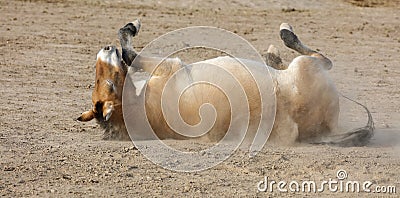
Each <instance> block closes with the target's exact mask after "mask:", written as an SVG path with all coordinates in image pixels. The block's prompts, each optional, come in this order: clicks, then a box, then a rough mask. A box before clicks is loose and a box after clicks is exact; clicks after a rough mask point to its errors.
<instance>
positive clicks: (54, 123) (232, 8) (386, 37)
mask: <svg viewBox="0 0 400 198" xmlns="http://www.w3.org/2000/svg"><path fill="white" fill-rule="evenodd" d="M399 10H400V3H399V1H398V0H392V1H386V0H371V1H361V0H349V1H336V0H327V1H317V0H311V1H290V0H283V1H276V0H267V1H255V2H253V1H249V0H244V1H236V0H235V1H229V2H226V1H219V2H212V1H209V0H207V1H201V2H200V1H194V0H189V1H185V0H179V1H175V2H170V1H156V2H150V1H144V2H142V1H140V2H139V1H137V2H133V1H128V0H122V1H121V0H120V1H103V0H93V1H88V0H84V1H79V0H65V1H62V0H54V1H53V0H32V1H8V0H7V1H6V0H0V16H1V17H0V25H1V28H0V83H1V89H0V95H1V97H0V104H1V105H0V195H1V196H5V197H31V196H32V197H81V196H84V197H86V196H88V197H90V196H91V197H109V196H116V197H173V196H174V197H233V196H235V197H238V196H240V197H314V196H318V197H354V196H361V197H375V196H385V197H386V196H393V197H396V195H397V196H398V195H399V193H400V192H397V193H392V194H389V193H366V192H362V193H345V192H329V190H328V189H327V188H326V190H325V192H321V193H313V192H306V193H304V192H278V191H277V189H276V185H275V189H274V191H273V192H270V191H269V189H268V190H267V192H259V191H258V190H257V184H258V182H259V181H261V180H263V179H264V177H265V176H268V178H269V180H274V181H277V182H279V181H286V182H288V183H289V182H290V181H298V182H299V183H301V181H310V180H312V181H315V182H316V183H317V184H318V183H321V182H322V181H323V180H329V178H332V179H337V177H336V173H337V171H338V170H340V169H343V170H345V171H347V174H348V180H357V181H360V182H363V181H371V182H372V187H376V186H396V187H397V189H396V190H397V191H400V180H399V178H400V166H399V165H400V154H399V152H400V148H399V141H400V132H399V129H400V123H399V121H400V119H399V118H400V88H399V84H400V64H399V58H400V57H399V54H400V31H399V29H400V22H399V21H400V18H399V17H400V12H399ZM136 18H141V20H142V29H141V31H140V33H139V36H138V37H137V38H135V48H136V49H137V50H138V51H139V50H140V49H141V48H143V47H144V46H145V45H146V44H147V43H149V42H150V41H152V40H153V39H155V38H157V37H158V36H160V35H162V34H164V33H167V32H169V31H172V30H175V29H177V28H184V27H188V26H193V25H207V26H215V27H220V28H224V29H227V30H230V31H232V32H235V33H237V34H238V35H240V36H242V37H244V38H245V39H247V40H248V41H249V42H250V43H251V44H252V45H254V46H255V48H256V49H257V50H258V51H259V52H260V53H261V54H265V53H266V51H267V49H268V46H269V45H270V44H274V45H275V46H277V47H278V48H279V49H280V50H281V55H282V57H283V59H284V61H285V62H286V63H288V62H289V61H290V60H291V59H293V58H294V57H295V56H296V55H297V54H296V53H294V52H292V51H290V50H288V49H286V48H285V47H284V46H283V45H282V42H281V41H280V39H279V34H278V30H279V25H280V23H282V22H288V23H290V24H292V25H293V26H294V28H295V31H296V33H297V34H298V35H299V36H300V38H301V39H302V41H304V43H306V44H307V45H308V46H310V47H312V48H316V49H318V50H320V51H321V52H323V53H324V54H326V55H327V56H328V57H330V58H331V60H332V61H333V62H334V68H333V69H332V70H331V71H330V74H331V76H332V78H333V79H334V81H335V83H336V85H337V87H338V89H339V90H340V91H341V92H342V93H344V94H346V95H348V96H350V97H352V98H355V99H357V100H358V101H360V102H361V103H363V104H366V105H367V106H368V107H369V108H370V110H371V112H372V115H373V117H374V120H375V125H376V128H377V132H376V135H375V136H374V138H373V140H372V142H371V143H370V144H369V145H368V146H365V147H350V148H340V147H331V146H312V145H295V146H292V147H272V146H269V145H267V146H265V147H264V149H263V150H262V151H261V152H260V153H259V154H258V155H257V156H256V157H254V158H249V157H248V155H247V152H246V150H238V151H237V152H236V153H235V154H234V155H233V156H232V157H231V158H229V159H228V160H226V161H225V162H223V163H222V164H220V165H218V166H216V167H214V168H211V169H209V170H205V171H202V172H196V173H179V172H172V171H169V170H165V169H163V168H161V167H158V166H157V165H154V164H153V163H152V162H150V161H149V160H147V159H146V158H145V157H144V156H143V155H142V154H141V153H140V152H139V151H138V150H136V149H135V148H134V147H133V144H132V142H130V141H125V142H124V141H105V140H102V130H101V129H100V128H99V126H98V125H97V124H96V123H95V122H94V121H92V122H89V123H80V122H77V121H75V120H74V119H75V118H77V117H78V116H79V115H80V113H81V112H83V111H84V110H86V109H89V108H90V103H91V102H90V101H91V91H92V89H93V85H94V74H95V73H94V67H93V65H94V63H95V55H96V53H97V52H98V50H99V49H100V48H102V47H104V46H105V45H108V44H114V45H117V44H118V41H117V30H118V29H119V27H121V26H123V25H124V24H125V23H127V22H129V21H132V20H134V19H136ZM342 112H343V114H346V115H347V116H346V115H345V116H344V117H342V119H341V120H342V122H343V123H348V125H349V127H350V128H354V127H358V126H362V125H363V124H364V122H365V118H366V115H365V113H364V112H362V111H354V112H353V111H352V110H351V108H342ZM349 123H350V124H349ZM352 123H353V124H352ZM354 123H357V126H356V124H354ZM360 123H361V124H360ZM344 125H346V124H344ZM171 144H177V146H178V147H181V148H183V149H185V148H186V149H190V147H191V145H192V143H190V142H185V141H180V142H175V141H172V142H171ZM344 181H347V180H344ZM286 189H288V187H287V188H286ZM372 190H375V189H372ZM289 191H290V190H289Z"/></svg>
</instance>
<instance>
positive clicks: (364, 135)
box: [312, 94, 375, 147]
mask: <svg viewBox="0 0 400 198" xmlns="http://www.w3.org/2000/svg"><path fill="white" fill-rule="evenodd" d="M340 95H341V96H342V97H343V98H346V99H347V100H350V101H352V102H354V103H356V104H358V105H360V106H362V107H363V108H364V109H365V111H366V112H367V114H368V122H367V125H366V126H365V127H361V128H356V129H353V130H351V131H349V132H346V133H344V134H337V135H330V136H327V140H326V141H320V142H312V144H324V145H333V146H343V147H351V146H365V145H366V144H368V143H369V140H370V139H371V138H372V136H374V130H375V126H374V121H373V120H372V115H371V112H370V111H369V110H368V108H367V107H366V106H365V105H363V104H361V103H359V102H357V101H355V100H353V99H351V98H349V97H347V96H345V95H343V94H340Z"/></svg>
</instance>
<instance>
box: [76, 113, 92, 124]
mask: <svg viewBox="0 0 400 198" xmlns="http://www.w3.org/2000/svg"><path fill="white" fill-rule="evenodd" d="M93 118H94V112H93V110H89V111H85V112H83V113H82V115H81V116H79V118H77V119H76V120H78V121H81V122H87V121H90V120H93Z"/></svg>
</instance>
